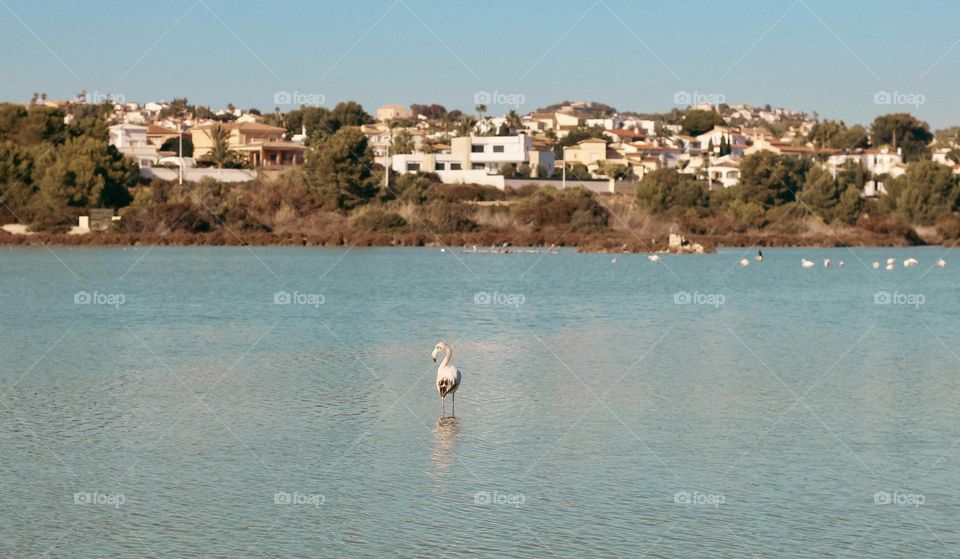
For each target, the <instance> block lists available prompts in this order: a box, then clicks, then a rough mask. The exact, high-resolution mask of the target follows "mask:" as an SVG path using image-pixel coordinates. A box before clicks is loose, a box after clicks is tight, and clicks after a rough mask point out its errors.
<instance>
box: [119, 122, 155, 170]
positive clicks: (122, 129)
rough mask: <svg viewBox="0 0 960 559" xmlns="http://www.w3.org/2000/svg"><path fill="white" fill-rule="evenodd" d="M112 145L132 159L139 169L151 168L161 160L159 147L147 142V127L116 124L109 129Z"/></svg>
mask: <svg viewBox="0 0 960 559" xmlns="http://www.w3.org/2000/svg"><path fill="white" fill-rule="evenodd" d="M109 134H110V145H112V146H113V147H115V148H117V151H119V152H120V153H122V154H124V155H126V156H127V157H130V158H132V159H133V160H134V161H136V162H137V165H138V166H139V167H141V168H142V167H150V166H152V165H154V164H155V163H156V162H157V161H158V160H159V158H160V157H159V155H158V154H157V146H154V145H151V144H150V143H149V142H148V141H147V127H146V126H140V125H137V124H114V125H113V126H111V127H110V128H109Z"/></svg>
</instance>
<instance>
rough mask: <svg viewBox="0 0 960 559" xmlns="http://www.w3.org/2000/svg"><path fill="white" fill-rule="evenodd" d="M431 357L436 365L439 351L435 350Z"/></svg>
mask: <svg viewBox="0 0 960 559" xmlns="http://www.w3.org/2000/svg"><path fill="white" fill-rule="evenodd" d="M430 357H432V358H433V362H434V363H436V362H437V349H436V348H434V349H433V353H431V354H430Z"/></svg>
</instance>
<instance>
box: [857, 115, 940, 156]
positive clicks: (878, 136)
mask: <svg viewBox="0 0 960 559" xmlns="http://www.w3.org/2000/svg"><path fill="white" fill-rule="evenodd" d="M870 130H871V132H872V134H873V145H875V146H880V145H883V144H889V145H891V146H893V147H894V148H901V149H902V150H903V157H904V159H905V160H906V161H908V162H910V161H917V160H919V159H924V158H926V157H927V156H928V155H929V151H930V150H929V148H928V147H927V146H928V144H929V143H930V141H931V140H933V134H932V133H931V132H930V127H929V126H927V123H926V122H922V121H920V120H917V119H916V118H915V117H914V116H913V115H911V114H909V113H896V114H889V115H882V116H878V117H877V118H876V120H874V121H873V125H872V126H871V127H870Z"/></svg>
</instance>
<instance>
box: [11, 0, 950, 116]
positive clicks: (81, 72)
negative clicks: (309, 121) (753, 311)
mask: <svg viewBox="0 0 960 559" xmlns="http://www.w3.org/2000/svg"><path fill="white" fill-rule="evenodd" d="M957 21H960V3H957V2H954V1H950V0H937V1H934V0H910V1H909V2H907V1H902V0H901V1H892V0H885V1H866V0H863V1H853V0H797V1H796V2H794V1H792V0H787V1H780V0H762V1H754V0H743V1H736V2H730V1H699V0H686V1H682V2H664V1H659V2H638V1H630V0H598V1H594V0H557V1H546V0H523V1H515V0H470V1H458V0H444V1H440V0H351V1H342V2H340V1H332V0H311V1H306V0H305V1H295V0H290V1H283V0H273V1H261V0H258V1H244V0H164V1H163V2H158V1H151V2H146V1H141V0H69V1H68V0H61V1H59V2H54V1H50V0H0V49H2V52H3V58H2V59H0V99H3V100H9V101H26V100H28V99H29V97H30V95H31V93H33V92H34V91H40V92H47V93H48V94H49V95H50V97H51V98H65V97H70V96H72V94H73V93H74V92H76V91H78V90H80V89H86V90H87V91H89V92H99V93H113V94H120V95H123V96H124V97H125V98H126V99H128V100H136V101H146V100H151V99H153V100H157V99H170V98H172V97H174V96H186V97H188V98H189V99H190V100H191V101H193V102H197V103H202V104H209V105H211V106H214V107H215V108H217V107H222V106H224V105H225V104H226V103H227V102H233V103H234V104H236V105H238V106H241V107H244V108H249V107H257V108H259V109H261V110H264V111H267V110H272V108H273V107H274V106H275V103H274V95H275V93H277V92H279V91H287V92H290V93H293V92H299V93H301V94H314V95H322V96H324V98H325V103H326V104H327V105H330V106H332V105H333V104H335V103H336V102H338V101H341V100H346V99H354V100H357V101H359V102H361V103H362V104H363V105H364V106H365V107H367V108H368V110H373V109H375V108H376V106H377V105H380V104H383V103H401V104H404V105H408V104H410V103H414V102H418V103H430V102H436V103H440V104H443V105H445V106H447V107H448V108H451V109H452V108H460V109H472V107H473V104H474V94H475V93H477V92H478V91H488V92H491V93H492V92H495V91H496V92H499V93H502V94H515V95H522V96H523V99H524V100H525V103H524V104H523V105H521V106H520V110H521V111H522V112H527V111H530V110H533V109H535V108H537V107H538V106H542V105H546V104H549V103H553V102H557V101H561V100H564V99H572V100H596V101H602V102H605V103H608V104H611V105H614V106H615V107H617V108H618V109H620V110H637V111H644V112H654V111H657V112H659V111H666V110H669V109H670V108H672V107H673V106H674V96H675V94H676V93H677V92H688V93H691V94H692V93H695V92H696V93H700V94H704V95H722V96H723V97H724V98H725V100H726V101H727V102H729V103H738V102H748V103H753V104H760V105H762V104H764V103H771V104H772V105H774V106H785V107H790V108H795V109H802V110H807V111H811V112H812V111H817V112H819V113H820V115H821V116H822V117H826V118H840V119H844V120H846V121H847V123H848V124H850V123H853V122H861V123H869V121H871V120H872V119H873V117H875V116H876V115H878V114H882V113H886V112H893V111H897V110H906V111H909V112H913V113H914V114H916V115H918V116H919V117H921V118H923V119H924V120H927V121H928V122H930V124H931V125H932V126H934V127H937V128H939V127H944V126H947V125H951V124H960V114H958V111H957V110H956V107H958V106H960V105H958V96H957V95H956V93H957V92H958V91H960V71H958V70H960V44H958V41H960V27H958V26H957V25H956V22H957ZM878 92H888V93H890V94H894V93H899V94H901V96H900V97H897V98H894V97H892V95H891V99H892V100H894V101H899V102H901V103H903V104H899V105H897V104H894V105H883V104H877V103H875V102H874V96H875V94H876V93H878ZM906 95H915V96H917V97H915V98H910V97H906ZM919 96H922V97H919ZM917 101H922V103H920V104H919V106H913V105H911V103H915V102H917ZM285 108H289V107H285ZM504 110H506V108H504V107H497V106H491V111H493V112H503V111H504Z"/></svg>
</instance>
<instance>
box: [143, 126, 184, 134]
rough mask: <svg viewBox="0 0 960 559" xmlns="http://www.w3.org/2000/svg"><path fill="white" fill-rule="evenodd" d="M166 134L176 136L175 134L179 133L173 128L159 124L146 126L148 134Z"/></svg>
mask: <svg viewBox="0 0 960 559" xmlns="http://www.w3.org/2000/svg"><path fill="white" fill-rule="evenodd" d="M167 134H172V135H174V136H176V135H177V134H179V132H177V131H176V130H174V129H173V128H167V127H166V126H159V125H156V124H151V125H149V126H147V135H148V136H165V135H167Z"/></svg>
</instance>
